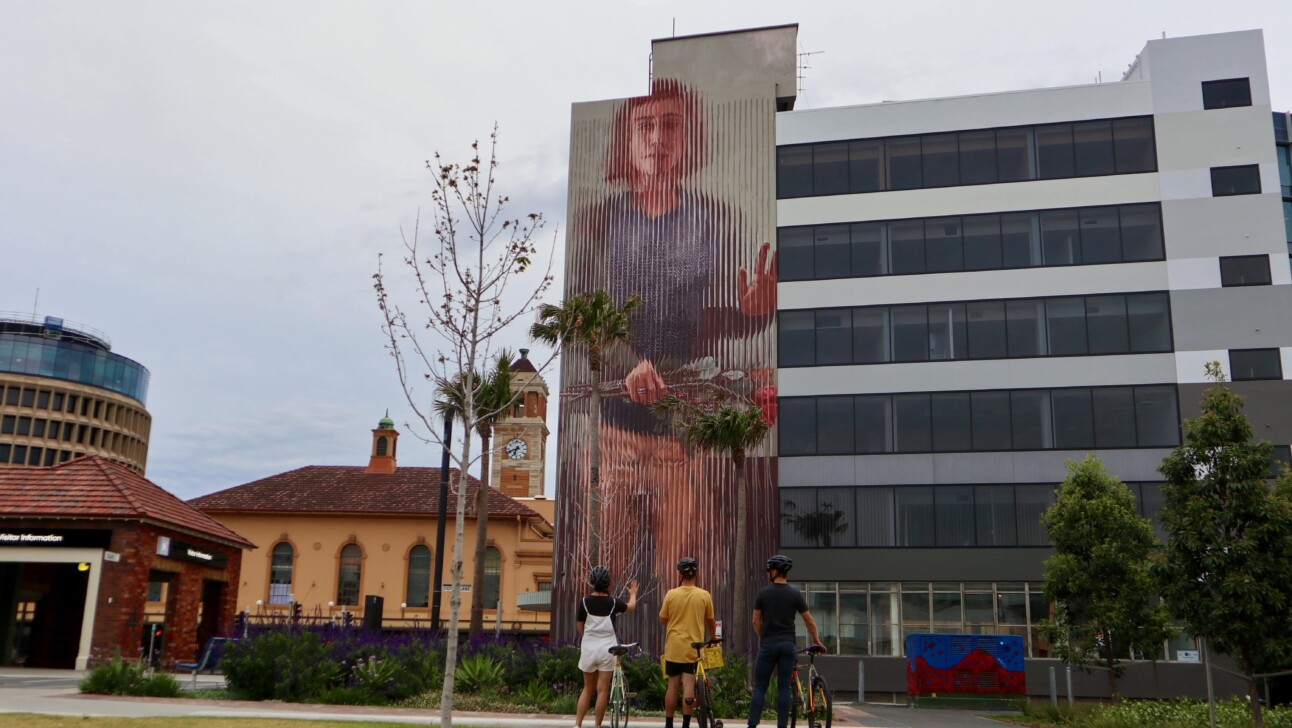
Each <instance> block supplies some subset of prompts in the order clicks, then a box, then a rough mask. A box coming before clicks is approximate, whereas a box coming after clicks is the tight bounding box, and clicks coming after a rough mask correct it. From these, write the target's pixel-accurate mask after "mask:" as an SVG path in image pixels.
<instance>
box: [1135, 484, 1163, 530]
mask: <svg viewBox="0 0 1292 728" xmlns="http://www.w3.org/2000/svg"><path fill="white" fill-rule="evenodd" d="M1140 503H1141V511H1140V513H1141V515H1143V516H1144V517H1145V518H1147V519H1149V520H1150V521H1152V522H1153V532H1154V533H1156V534H1157V538H1158V540H1159V541H1166V529H1165V528H1163V527H1162V508H1163V507H1164V506H1165V505H1166V496H1164V495H1162V486H1161V485H1159V484H1157V483H1144V484H1143V485H1141V486H1140Z"/></svg>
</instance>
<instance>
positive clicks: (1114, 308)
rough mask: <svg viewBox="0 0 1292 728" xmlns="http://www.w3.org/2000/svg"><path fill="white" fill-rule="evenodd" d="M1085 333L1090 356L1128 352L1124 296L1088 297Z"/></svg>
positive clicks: (1128, 338) (1128, 336)
mask: <svg viewBox="0 0 1292 728" xmlns="http://www.w3.org/2000/svg"><path fill="white" fill-rule="evenodd" d="M1086 331H1087V334H1088V341H1089V346H1090V353H1091V354H1124V353H1126V352H1128V351H1130V332H1129V330H1128V329H1127V323H1126V297H1125V296H1090V297H1089V298H1087V299H1086Z"/></svg>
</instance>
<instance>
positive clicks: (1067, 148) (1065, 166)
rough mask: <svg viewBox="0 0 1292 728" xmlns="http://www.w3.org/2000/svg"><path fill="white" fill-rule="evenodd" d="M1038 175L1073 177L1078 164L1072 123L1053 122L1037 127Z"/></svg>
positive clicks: (1050, 177)
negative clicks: (1075, 158) (1073, 147)
mask: <svg viewBox="0 0 1292 728" xmlns="http://www.w3.org/2000/svg"><path fill="white" fill-rule="evenodd" d="M1036 161H1037V177H1039V178H1040V179H1060V178H1063V177H1072V176H1073V175H1074V172H1075V171H1076V166H1075V164H1074V161H1073V156H1072V125H1071V124H1051V125H1050V126H1038V127H1036Z"/></svg>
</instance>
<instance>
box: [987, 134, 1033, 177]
mask: <svg viewBox="0 0 1292 728" xmlns="http://www.w3.org/2000/svg"><path fill="white" fill-rule="evenodd" d="M1033 136H1034V135H1033V133H1032V130H1031V129H998V130H997V131H996V170H997V176H998V178H999V179H1000V181H1001V182H1021V181H1023V180H1029V179H1035V178H1036V160H1035V158H1034V157H1033V156H1032V139H1033Z"/></svg>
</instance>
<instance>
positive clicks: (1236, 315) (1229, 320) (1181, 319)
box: [1171, 286, 1292, 351]
mask: <svg viewBox="0 0 1292 728" xmlns="http://www.w3.org/2000/svg"><path fill="white" fill-rule="evenodd" d="M1289 311H1292V286H1245V287H1240V288H1203V289H1197V290H1187V291H1172V292H1171V324H1172V326H1173V327H1174V329H1175V331H1174V336H1175V348H1176V351H1207V350H1211V349H1256V348H1262V347H1276V346H1292V316H1289V315H1288V312H1289Z"/></svg>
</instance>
